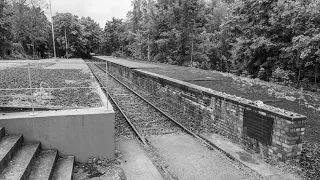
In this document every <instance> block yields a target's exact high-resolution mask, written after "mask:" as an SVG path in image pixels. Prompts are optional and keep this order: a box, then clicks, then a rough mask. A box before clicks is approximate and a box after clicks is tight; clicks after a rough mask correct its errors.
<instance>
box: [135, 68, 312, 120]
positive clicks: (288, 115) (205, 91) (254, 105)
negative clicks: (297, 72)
mask: <svg viewBox="0 0 320 180" xmlns="http://www.w3.org/2000/svg"><path fill="white" fill-rule="evenodd" d="M134 71H135V72H139V73H141V74H144V75H147V76H149V77H153V78H155V79H158V81H159V79H160V81H161V80H164V81H166V82H171V83H170V84H172V85H174V86H178V87H182V88H186V89H188V90H191V91H193V92H198V93H200V94H202V95H207V96H214V97H217V98H220V99H222V100H225V101H229V102H232V103H234V104H238V105H242V106H245V107H248V108H251V109H254V110H257V111H263V112H266V113H269V114H273V115H276V116H280V117H282V118H285V119H287V120H290V121H301V120H305V119H306V118H307V117H306V116H304V115H301V114H297V113H294V112H291V111H287V110H283V109H280V108H276V107H273V106H269V105H266V104H262V105H260V104H259V102H257V101H251V100H248V99H245V98H242V97H237V96H235V95H230V94H227V93H222V92H219V91H216V90H212V89H210V88H205V87H202V86H198V85H195V84H191V83H188V82H184V81H181V80H177V79H173V78H170V77H167V76H163V75H160V74H156V73H152V72H148V71H144V70H141V69H134ZM172 82H173V83H172Z"/></svg>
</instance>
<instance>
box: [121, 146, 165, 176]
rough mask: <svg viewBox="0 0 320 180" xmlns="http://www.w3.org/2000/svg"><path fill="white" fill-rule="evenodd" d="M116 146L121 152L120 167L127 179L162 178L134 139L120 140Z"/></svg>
mask: <svg viewBox="0 0 320 180" xmlns="http://www.w3.org/2000/svg"><path fill="white" fill-rule="evenodd" d="M116 146H117V149H118V150H120V151H121V152H122V154H123V157H122V162H121V167H122V169H123V170H124V173H125V175H126V177H127V179H128V180H163V178H162V176H161V174H160V173H159V171H158V170H157V168H156V167H155V166H154V165H153V164H152V162H151V160H150V159H149V157H148V156H147V155H146V154H145V152H144V151H143V149H142V148H141V147H140V145H139V144H138V142H137V141H136V140H127V141H121V142H118V143H117V144H116Z"/></svg>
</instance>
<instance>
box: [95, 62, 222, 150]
mask: <svg viewBox="0 0 320 180" xmlns="http://www.w3.org/2000/svg"><path fill="white" fill-rule="evenodd" d="M96 66H97V65H96ZM97 67H98V68H100V69H101V70H103V71H104V72H106V70H104V69H103V68H101V67H100V66H97ZM107 74H109V75H110V76H111V77H112V78H114V79H115V80H116V81H118V82H119V83H120V84H122V85H123V86H125V87H126V88H127V89H129V90H130V91H131V92H132V93H134V94H135V95H137V96H138V97H140V98H141V99H142V100H144V101H145V102H146V103H147V104H149V105H150V106H152V107H153V108H154V109H156V110H157V111H159V112H160V113H161V114H163V115H164V116H165V117H167V118H168V119H169V120H171V121H172V122H174V123H175V124H176V125H178V126H179V127H180V128H182V129H183V130H184V131H186V132H187V133H188V134H190V135H192V136H193V137H195V138H196V139H198V140H199V141H201V142H202V143H204V144H205V145H206V146H208V147H209V148H210V149H212V150H213V149H218V148H217V146H215V145H213V144H212V143H211V142H209V141H208V140H206V139H205V138H203V137H202V136H201V135H198V134H196V133H193V132H192V131H191V130H189V129H188V128H186V127H185V126H184V125H182V124H181V123H179V122H178V121H176V120H175V119H174V117H172V116H170V115H168V114H167V113H165V112H164V111H162V110H161V109H159V108H158V107H156V106H155V105H154V104H153V103H151V102H150V101H149V100H147V99H146V98H144V97H142V96H141V95H140V94H138V93H137V92H135V91H134V90H132V89H131V88H130V87H128V86H127V85H126V84H124V83H123V82H121V81H120V80H118V79H117V78H116V77H114V76H113V75H112V74H110V73H109V72H107Z"/></svg>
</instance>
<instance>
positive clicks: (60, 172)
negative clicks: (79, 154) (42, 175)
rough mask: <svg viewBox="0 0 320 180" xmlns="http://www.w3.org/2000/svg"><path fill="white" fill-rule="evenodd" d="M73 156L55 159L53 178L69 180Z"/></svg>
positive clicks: (71, 173) (71, 172)
mask: <svg viewBox="0 0 320 180" xmlns="http://www.w3.org/2000/svg"><path fill="white" fill-rule="evenodd" d="M73 164H74V156H64V157H62V158H60V159H58V161H57V165H56V168H55V170H54V174H53V178H52V179H53V180H71V179H72V175H73Z"/></svg>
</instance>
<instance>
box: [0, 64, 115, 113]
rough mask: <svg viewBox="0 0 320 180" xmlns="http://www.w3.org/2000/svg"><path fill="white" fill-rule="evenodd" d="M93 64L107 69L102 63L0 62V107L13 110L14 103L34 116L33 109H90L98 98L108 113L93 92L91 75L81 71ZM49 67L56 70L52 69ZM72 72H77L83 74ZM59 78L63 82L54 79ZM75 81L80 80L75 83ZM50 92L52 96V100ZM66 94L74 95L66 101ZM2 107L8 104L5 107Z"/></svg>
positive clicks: (95, 85)
mask: <svg viewBox="0 0 320 180" xmlns="http://www.w3.org/2000/svg"><path fill="white" fill-rule="evenodd" d="M93 63H96V64H97V63H98V64H105V66H106V67H107V64H106V63H104V62H84V61H82V60H59V61H57V60H44V61H0V92H1V93H0V107H1V106H2V107H5V108H10V107H11V106H12V108H15V107H17V106H15V105H14V104H19V107H22V106H23V107H24V108H28V109H31V110H32V113H31V114H30V115H37V113H36V109H39V108H45V109H66V108H67V109H73V105H76V107H79V104H80V107H82V108H83V107H85V106H87V105H88V106H90V103H92V104H93V105H97V104H94V103H96V102H95V100H97V98H98V97H99V96H100V103H101V105H103V106H104V107H105V108H106V110H110V109H109V105H108V102H103V100H102V98H101V94H100V95H99V92H96V93H94V92H95V91H97V88H98V87H97V84H96V83H95V81H94V80H92V79H91V78H93V77H92V75H90V74H88V73H86V72H83V70H85V71H88V72H89V67H88V66H87V64H93ZM52 66H59V67H58V68H57V69H55V68H54V67H52ZM68 66H69V67H68ZM106 69H107V68H106ZM73 70H81V71H82V72H83V74H81V73H79V72H80V71H73ZM72 73H74V76H75V77H68V75H69V76H72ZM88 75H90V79H89V76H88ZM51 76H57V77H51ZM66 76H67V77H66ZM106 76H107V72H106ZM63 77H64V79H55V78H63ZM77 78H80V79H79V82H78V79H77ZM68 79H71V80H68ZM90 80H91V81H90ZM49 81H50V82H49ZM71 85H75V86H71ZM76 85H79V86H76ZM101 88H102V89H106V88H107V87H106V85H105V86H102V87H101ZM98 91H99V90H98ZM52 93H54V94H55V95H56V96H55V97H54V96H53V95H52ZM100 93H101V91H100ZM68 95H74V99H68V98H70V97H68ZM106 96H107V95H106ZM85 98H88V99H85ZM107 99H108V97H107ZM53 100H56V101H57V102H55V101H53ZM59 102H60V103H61V102H65V103H66V105H64V104H63V103H62V104H60V105H59ZM50 103H53V104H54V105H51V104H50ZM81 103H83V104H85V105H81ZM5 104H9V105H6V106H5ZM10 104H11V106H10ZM37 104H38V106H37ZM63 106H64V107H63ZM48 107H49V108H48ZM54 107H55V108H54ZM57 107H60V108H57ZM70 107H71V108H70Z"/></svg>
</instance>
